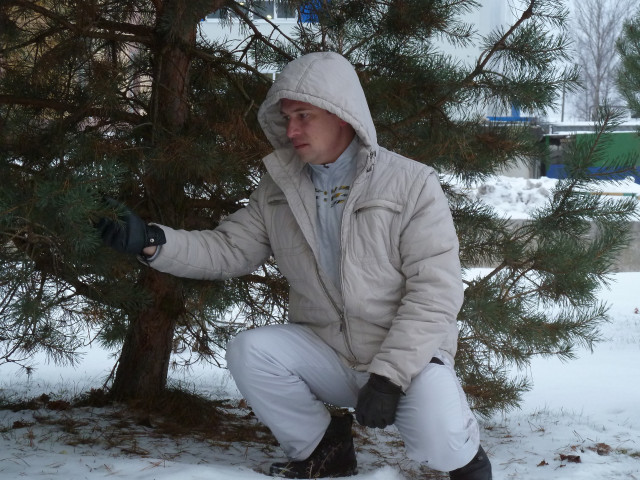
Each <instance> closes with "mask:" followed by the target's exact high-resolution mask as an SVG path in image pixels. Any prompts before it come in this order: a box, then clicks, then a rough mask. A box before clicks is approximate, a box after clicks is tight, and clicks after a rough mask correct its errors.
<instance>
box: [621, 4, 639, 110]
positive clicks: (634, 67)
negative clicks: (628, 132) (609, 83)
mask: <svg viewBox="0 0 640 480" xmlns="http://www.w3.org/2000/svg"><path fill="white" fill-rule="evenodd" d="M616 50H617V51H618V54H619V55H620V68H619V69H618V77H617V80H618V88H619V89H620V93H621V94H622V96H623V97H624V98H625V100H626V101H627V104H628V106H629V109H630V110H631V112H632V114H633V115H634V117H636V118H637V117H638V116H640V10H638V11H637V12H636V14H635V16H634V17H632V18H630V19H629V20H628V21H627V22H626V23H625V24H624V27H623V30H622V35H621V36H620V38H618V41H617V42H616Z"/></svg>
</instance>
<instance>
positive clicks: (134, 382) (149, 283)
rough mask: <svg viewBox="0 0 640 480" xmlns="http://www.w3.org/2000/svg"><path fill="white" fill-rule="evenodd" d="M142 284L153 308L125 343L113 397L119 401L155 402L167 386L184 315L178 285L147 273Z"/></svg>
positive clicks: (133, 324)
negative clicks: (177, 329)
mask: <svg viewBox="0 0 640 480" xmlns="http://www.w3.org/2000/svg"><path fill="white" fill-rule="evenodd" d="M143 283H144V285H145V287H146V289H148V290H149V291H150V292H152V293H153V295H154V298H153V305H152V306H151V307H150V308H148V309H146V310H144V311H143V312H141V313H140V315H139V316H138V317H137V318H134V319H132V321H131V324H130V326H129V331H128V332H127V337H126V339H125V341H124V345H123V347H122V351H121V353H120V360H119V362H118V368H117V370H116V376H115V380H114V382H113V386H112V388H111V395H112V396H113V397H114V398H115V399H118V400H126V399H132V398H143V399H148V400H153V399H154V398H157V396H158V395H159V394H160V393H162V391H163V390H164V388H165V387H166V384H167V374H168V371H169V359H170V356H171V347H172V340H173V332H174V328H175V325H176V319H177V318H178V316H179V315H180V314H181V313H182V312H183V308H184V306H183V302H182V298H181V295H180V289H179V286H178V285H177V283H178V282H177V281H176V280H175V279H174V278H172V277H170V276H168V275H166V274H162V273H159V272H156V271H155V270H151V269H149V270H147V271H146V272H145V274H144V279H143Z"/></svg>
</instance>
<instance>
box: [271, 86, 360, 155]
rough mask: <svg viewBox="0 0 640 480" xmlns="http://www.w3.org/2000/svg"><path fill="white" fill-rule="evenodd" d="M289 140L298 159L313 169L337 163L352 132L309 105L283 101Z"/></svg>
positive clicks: (341, 123) (338, 119)
mask: <svg viewBox="0 0 640 480" xmlns="http://www.w3.org/2000/svg"><path fill="white" fill-rule="evenodd" d="M280 112H281V113H282V116H283V117H284V119H285V120H286V121H287V137H289V140H291V143H292V144H293V148H295V150H296V153H297V154H298V157H300V159H301V160H302V161H303V162H305V163H311V164H313V165H324V164H327V163H332V162H335V161H336V160H337V159H338V157H339V156H340V154H341V153H342V152H344V150H345V149H346V148H347V147H348V146H349V143H351V140H353V136H354V133H353V129H352V128H351V126H350V125H349V124H348V123H346V122H345V121H343V120H341V119H340V118H338V117H337V116H336V115H334V114H332V113H329V112H327V111H326V110H323V109H322V108H318V107H316V106H314V105H311V104H309V103H305V102H300V101H297V100H289V99H286V98H285V99H282V100H280Z"/></svg>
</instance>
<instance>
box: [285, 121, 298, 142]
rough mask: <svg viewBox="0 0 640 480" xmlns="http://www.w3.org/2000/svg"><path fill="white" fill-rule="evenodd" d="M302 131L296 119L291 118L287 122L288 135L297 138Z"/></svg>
mask: <svg viewBox="0 0 640 480" xmlns="http://www.w3.org/2000/svg"><path fill="white" fill-rule="evenodd" d="M299 133H300V128H299V126H298V123H297V122H296V121H295V120H293V119H292V120H289V123H287V137H288V138H295V137H296V136H297V135H298V134H299Z"/></svg>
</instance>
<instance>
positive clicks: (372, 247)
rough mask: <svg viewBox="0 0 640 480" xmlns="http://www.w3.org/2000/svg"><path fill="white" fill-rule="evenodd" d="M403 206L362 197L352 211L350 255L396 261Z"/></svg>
mask: <svg viewBox="0 0 640 480" xmlns="http://www.w3.org/2000/svg"><path fill="white" fill-rule="evenodd" d="M402 209H403V206H402V205H401V204H399V203H396V202H393V201H391V200H385V199H372V200H365V201H363V202H360V203H358V204H356V205H355V207H354V210H353V215H352V225H351V227H352V230H351V240H350V242H349V243H350V245H351V249H352V251H351V255H352V257H353V258H355V259H357V260H358V261H359V262H361V263H392V264H393V265H394V266H395V265H396V264H399V259H400V255H399V251H398V248H399V246H398V243H399V224H400V213H401V212H402Z"/></svg>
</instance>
